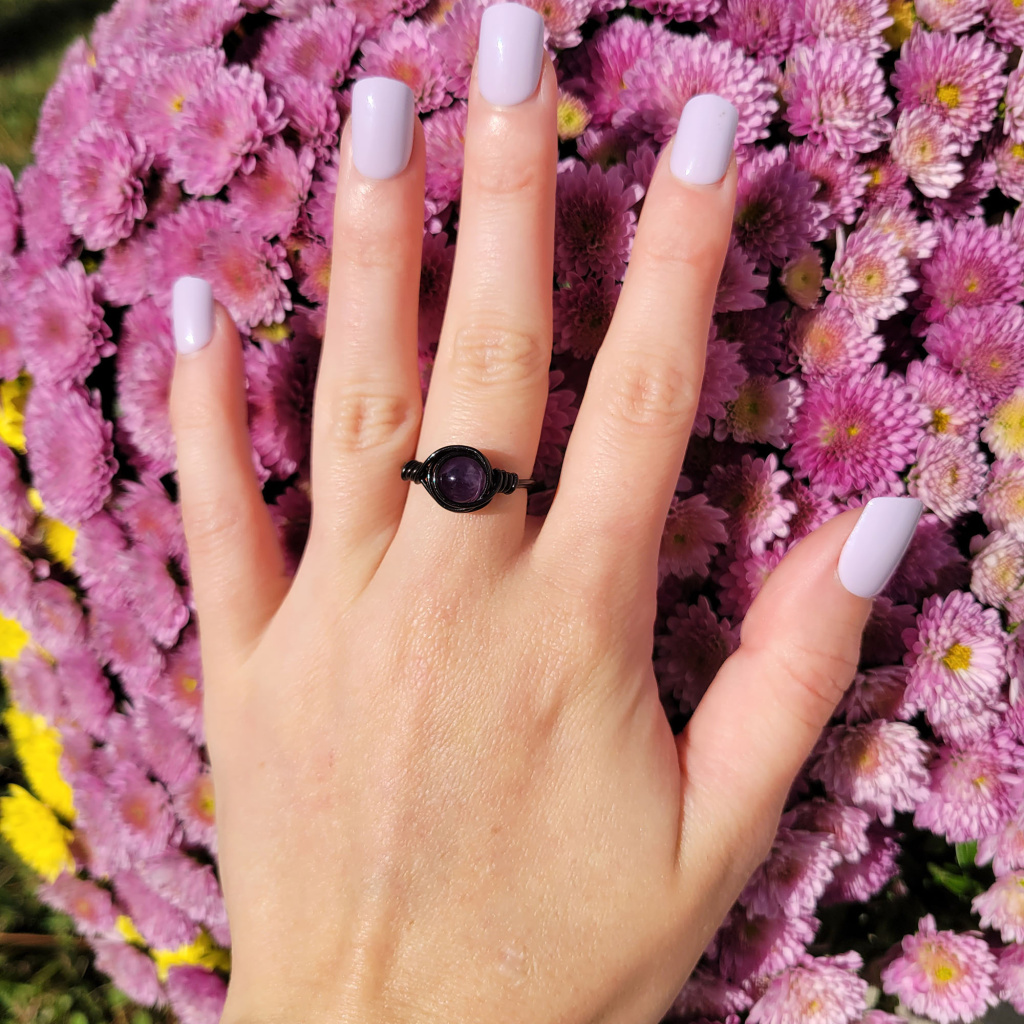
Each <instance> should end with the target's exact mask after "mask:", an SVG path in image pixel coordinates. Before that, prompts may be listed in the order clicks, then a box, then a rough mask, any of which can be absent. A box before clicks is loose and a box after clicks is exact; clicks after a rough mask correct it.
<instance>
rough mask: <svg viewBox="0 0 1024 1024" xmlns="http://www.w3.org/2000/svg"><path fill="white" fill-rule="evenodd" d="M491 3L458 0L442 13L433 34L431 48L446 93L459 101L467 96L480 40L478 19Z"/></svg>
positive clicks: (477, 0) (488, 0) (486, 0)
mask: <svg viewBox="0 0 1024 1024" xmlns="http://www.w3.org/2000/svg"><path fill="white" fill-rule="evenodd" d="M491 2H492V0H458V2H457V3H452V4H451V5H450V6H449V7H448V10H447V11H446V12H445V14H444V21H443V22H442V23H441V24H440V25H438V26H437V29H436V31H435V33H434V45H435V46H436V47H437V51H438V53H439V54H440V56H441V61H442V63H443V65H444V71H445V79H446V81H447V87H448V90H449V92H451V94H452V95H453V96H456V97H458V98H459V99H465V98H466V97H467V96H468V95H469V81H470V78H471V76H472V73H473V61H474V60H475V59H476V51H477V41H478V40H479V38H480V20H481V19H482V18H483V14H484V10H485V9H486V8H487V7H489V6H490V3H491Z"/></svg>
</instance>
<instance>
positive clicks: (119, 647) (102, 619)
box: [89, 601, 163, 696]
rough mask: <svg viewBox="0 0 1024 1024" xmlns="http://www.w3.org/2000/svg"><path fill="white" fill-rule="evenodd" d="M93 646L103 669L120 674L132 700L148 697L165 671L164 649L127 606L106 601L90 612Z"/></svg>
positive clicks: (91, 641)
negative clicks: (162, 653) (162, 650)
mask: <svg viewBox="0 0 1024 1024" xmlns="http://www.w3.org/2000/svg"><path fill="white" fill-rule="evenodd" d="M89 646H90V647H91V648H92V649H93V650H94V651H95V652H96V656H97V657H98V658H99V660H100V663H101V664H102V665H105V666H106V665H109V666H110V669H111V671H113V672H116V673H117V674H118V676H119V677H120V679H121V682H122V683H123V684H124V686H125V688H126V689H127V690H128V694H129V696H132V695H140V694H141V695H145V694H146V693H148V692H149V687H150V686H151V685H152V683H153V681H154V680H155V679H156V678H157V676H159V674H160V671H161V669H162V668H163V656H162V655H161V653H160V649H159V648H158V647H157V646H156V645H155V644H154V643H153V641H152V640H151V639H150V636H149V634H148V632H147V631H146V628H145V626H144V625H143V624H142V621H141V620H140V618H139V616H138V615H137V614H136V613H135V612H134V611H133V610H132V609H131V608H129V607H127V606H125V605H120V606H118V605H115V604H113V603H109V602H108V601H104V602H103V603H97V604H94V605H93V606H92V607H91V608H90V609H89Z"/></svg>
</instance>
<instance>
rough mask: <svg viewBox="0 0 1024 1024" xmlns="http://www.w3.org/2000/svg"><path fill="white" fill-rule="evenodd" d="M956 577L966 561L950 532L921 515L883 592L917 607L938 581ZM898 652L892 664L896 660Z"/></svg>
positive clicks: (934, 519)
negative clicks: (908, 544) (904, 551)
mask: <svg viewBox="0 0 1024 1024" xmlns="http://www.w3.org/2000/svg"><path fill="white" fill-rule="evenodd" d="M953 575H960V576H962V577H964V578H965V579H966V577H967V576H968V575H969V574H968V572H967V562H966V560H965V559H964V557H963V555H961V554H960V551H959V548H958V546H957V544H956V542H955V540H954V538H953V535H952V533H951V532H950V529H949V527H948V526H946V524H945V523H942V522H940V521H939V519H938V517H937V516H935V515H934V514H933V513H931V512H925V513H924V514H923V515H922V516H921V518H920V520H919V521H918V524H917V529H916V530H915V531H914V536H913V537H911V538H910V546H909V547H908V548H907V550H906V553H905V554H904V556H903V560H902V561H901V562H900V564H899V565H898V566H897V567H896V570H895V572H894V573H893V574H892V576H891V577H890V578H889V582H888V583H887V584H886V587H885V591H884V593H885V594H886V595H887V596H889V597H892V598H893V599H894V600H897V601H910V602H913V603H914V604H917V603H918V601H919V599H920V598H921V597H922V596H924V595H927V594H931V593H933V592H935V591H937V590H938V589H940V587H939V580H940V578H947V579H948V578H950V577H951V576H953ZM902 657H903V651H902V649H901V650H900V652H899V654H898V655H897V657H895V658H893V659H892V660H893V661H900V660H901V659H902Z"/></svg>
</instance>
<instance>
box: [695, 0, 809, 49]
mask: <svg viewBox="0 0 1024 1024" xmlns="http://www.w3.org/2000/svg"><path fill="white" fill-rule="evenodd" d="M798 16H799V15H798V11H797V10H795V9H794V6H793V5H792V4H791V3H788V2H787V0H730V2H729V3H728V4H727V5H726V7H725V10H722V11H719V13H718V16H717V17H716V18H715V27H714V28H713V29H712V30H711V33H712V36H713V38H715V39H727V40H729V41H730V42H732V43H734V44H735V45H736V46H738V47H739V48H740V49H741V50H745V51H746V52H747V53H748V54H750V56H752V57H760V58H767V57H770V58H775V59H776V60H781V59H782V58H783V57H785V55H786V54H787V53H788V52H789V49H790V47H791V46H792V45H793V40H794V38H795V36H796V29H797V21H798Z"/></svg>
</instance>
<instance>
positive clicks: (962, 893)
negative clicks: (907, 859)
mask: <svg viewBox="0 0 1024 1024" xmlns="http://www.w3.org/2000/svg"><path fill="white" fill-rule="evenodd" d="M928 872H929V874H931V876H932V878H934V879H935V881H936V882H938V883H939V885H941V886H942V887H943V888H944V889H948V890H949V891H950V892H951V893H953V895H954V896H959V897H961V898H962V899H969V898H970V897H972V896H977V894H978V893H979V892H981V889H982V887H981V885H980V884H979V883H978V882H976V881H975V880H974V879H973V878H970V877H968V876H967V875H964V874H961V873H960V872H959V871H955V870H953V865H952V864H950V865H949V867H939V865H938V864H933V863H931V862H929V864H928Z"/></svg>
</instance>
